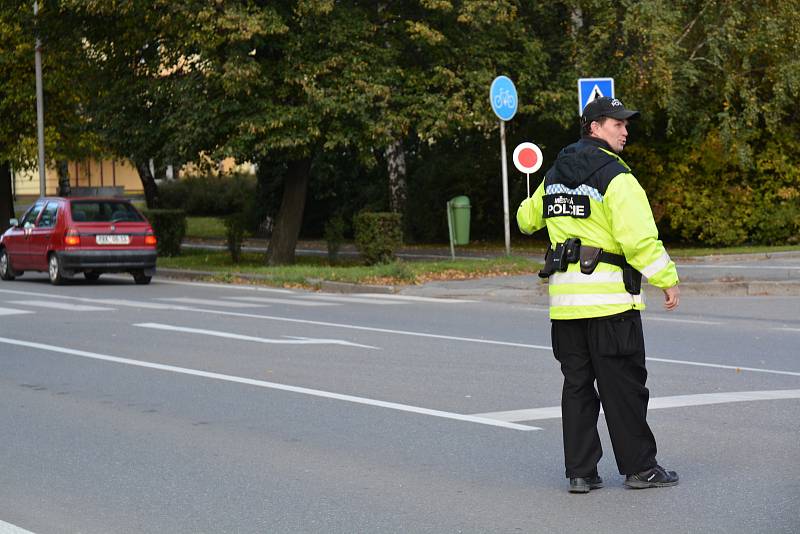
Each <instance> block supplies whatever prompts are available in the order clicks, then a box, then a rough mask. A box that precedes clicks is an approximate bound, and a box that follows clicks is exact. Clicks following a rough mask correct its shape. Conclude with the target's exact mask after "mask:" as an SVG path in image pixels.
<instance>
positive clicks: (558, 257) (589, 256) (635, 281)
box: [539, 237, 642, 295]
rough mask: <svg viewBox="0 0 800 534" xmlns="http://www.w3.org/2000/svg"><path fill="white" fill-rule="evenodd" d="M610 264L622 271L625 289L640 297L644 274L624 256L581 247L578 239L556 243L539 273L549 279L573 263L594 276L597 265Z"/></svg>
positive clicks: (548, 251)
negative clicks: (601, 263)
mask: <svg viewBox="0 0 800 534" xmlns="http://www.w3.org/2000/svg"><path fill="white" fill-rule="evenodd" d="M600 262H603V263H609V264H611V265H616V266H617V267H619V268H621V269H622V279H623V282H624V283H625V289H626V290H627V291H628V293H630V294H632V295H638V294H639V293H640V292H641V287H642V273H640V272H639V271H637V270H636V269H634V268H633V266H632V265H631V264H630V263H628V261H627V260H626V259H625V256H623V255H622V254H614V253H613V252H606V251H605V250H603V249H601V248H597V247H590V246H587V245H581V240H580V239H578V238H577V237H572V238H570V239H567V240H566V241H564V242H563V243H556V247H555V249H552V248H549V247H548V249H547V253H546V254H545V257H544V267H543V268H542V270H541V271H539V277H540V278H549V277H550V275H552V274H553V273H555V272H556V271H560V272H566V271H567V269H568V268H569V265H570V264H571V263H580V268H581V272H582V273H583V274H592V273H593V272H594V270H595V268H596V267H597V264H598V263H600Z"/></svg>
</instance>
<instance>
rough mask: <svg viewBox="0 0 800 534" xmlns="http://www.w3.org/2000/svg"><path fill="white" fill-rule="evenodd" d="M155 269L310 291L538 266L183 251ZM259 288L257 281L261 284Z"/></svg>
mask: <svg viewBox="0 0 800 534" xmlns="http://www.w3.org/2000/svg"><path fill="white" fill-rule="evenodd" d="M158 267H159V268H168V269H183V270H192V271H204V272H212V273H214V279H219V280H228V281H229V280H232V279H236V278H237V277H238V278H241V276H242V275H257V276H263V277H265V279H264V280H263V283H265V284H268V285H274V286H282V287H314V286H315V285H316V283H315V281H317V280H327V281H331V282H349V283H357V284H368V285H414V284H422V283H425V282H429V281H433V280H468V279H471V278H483V277H488V276H510V275H522V274H531V273H535V272H537V271H538V270H539V268H540V267H541V265H540V264H539V263H536V262H532V261H531V260H530V259H528V258H521V257H516V256H511V257H505V256H503V257H499V258H492V259H489V260H486V259H456V260H455V261H453V260H437V261H413V262H406V261H402V260H396V261H394V262H392V263H387V264H380V265H362V264H360V263H358V262H357V260H351V259H343V260H341V261H339V262H337V263H336V264H335V265H331V264H330V263H329V262H328V260H327V258H320V257H310V256H298V257H297V263H296V264H295V265H280V266H268V265H265V264H264V254H260V253H251V252H243V253H242V258H241V260H240V261H239V263H233V261H232V260H231V257H230V254H229V253H228V252H227V251H210V250H184V252H183V253H182V254H181V255H180V256H174V257H160V258H158ZM259 282H261V280H259Z"/></svg>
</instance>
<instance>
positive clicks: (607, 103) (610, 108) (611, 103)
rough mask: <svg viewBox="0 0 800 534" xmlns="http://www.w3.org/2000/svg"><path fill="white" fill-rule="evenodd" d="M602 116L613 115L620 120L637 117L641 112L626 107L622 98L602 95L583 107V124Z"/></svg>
mask: <svg viewBox="0 0 800 534" xmlns="http://www.w3.org/2000/svg"><path fill="white" fill-rule="evenodd" d="M600 117H611V118H612V119H619V120H624V119H636V118H638V117H639V112H638V111H636V110H633V109H626V108H625V105H624V104H623V103H622V100H619V99H617V98H610V97H608V96H601V97H600V98H595V99H594V100H592V101H591V102H589V103H588V104H586V107H585V108H583V115H581V124H588V123H590V122H592V121H596V120H597V119H599V118H600Z"/></svg>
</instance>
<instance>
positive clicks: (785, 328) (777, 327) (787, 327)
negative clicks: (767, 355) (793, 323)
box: [771, 326, 800, 332]
mask: <svg viewBox="0 0 800 534" xmlns="http://www.w3.org/2000/svg"><path fill="white" fill-rule="evenodd" d="M771 330H782V331H784V332H800V328H792V327H790V326H776V327H775V328H772V329H771Z"/></svg>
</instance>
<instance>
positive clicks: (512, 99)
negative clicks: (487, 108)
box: [489, 76, 518, 121]
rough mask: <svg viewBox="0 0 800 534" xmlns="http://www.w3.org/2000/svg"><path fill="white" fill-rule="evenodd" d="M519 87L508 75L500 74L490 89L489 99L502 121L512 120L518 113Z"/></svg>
mask: <svg viewBox="0 0 800 534" xmlns="http://www.w3.org/2000/svg"><path fill="white" fill-rule="evenodd" d="M517 100H518V98H517V88H516V87H514V82H512V81H511V79H510V78H509V77H508V76H498V77H497V78H495V79H494V81H493V82H492V87H491V88H490V89H489V101H490V102H491V104H492V110H493V111H494V114H495V115H497V117H498V118H499V119H500V120H501V121H510V120H511V119H512V118H514V115H516V113H517Z"/></svg>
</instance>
